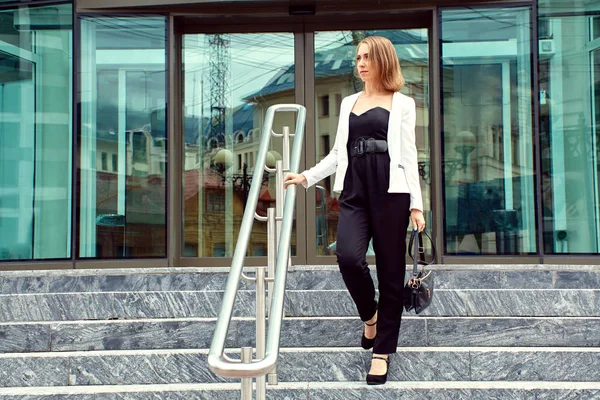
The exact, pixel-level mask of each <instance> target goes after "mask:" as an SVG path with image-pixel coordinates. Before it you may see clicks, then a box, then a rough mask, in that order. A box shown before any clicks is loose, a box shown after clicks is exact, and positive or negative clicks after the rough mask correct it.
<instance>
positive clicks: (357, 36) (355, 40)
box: [350, 31, 365, 92]
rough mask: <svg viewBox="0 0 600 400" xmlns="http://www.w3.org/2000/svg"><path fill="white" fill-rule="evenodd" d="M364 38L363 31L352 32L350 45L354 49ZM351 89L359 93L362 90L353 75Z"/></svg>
mask: <svg viewBox="0 0 600 400" xmlns="http://www.w3.org/2000/svg"><path fill="white" fill-rule="evenodd" d="M364 38H365V31H352V44H353V45H354V47H355V48H356V46H358V44H359V43H360V42H361V41H362V40H363V39H364ZM350 79H352V87H353V88H354V92H360V91H361V90H362V89H363V82H362V80H361V79H360V78H359V77H358V76H356V74H355V73H353V74H352V77H351V78H350Z"/></svg>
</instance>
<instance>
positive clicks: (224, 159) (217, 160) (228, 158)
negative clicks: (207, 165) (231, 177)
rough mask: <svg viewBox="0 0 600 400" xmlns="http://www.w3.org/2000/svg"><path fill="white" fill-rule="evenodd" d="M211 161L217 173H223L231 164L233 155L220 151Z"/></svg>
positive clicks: (224, 150)
mask: <svg viewBox="0 0 600 400" xmlns="http://www.w3.org/2000/svg"><path fill="white" fill-rule="evenodd" d="M213 161H214V164H215V166H216V167H217V168H218V170H219V172H220V173H223V172H225V170H226V169H228V168H229V167H231V164H233V154H232V153H231V151H229V150H227V149H221V150H219V151H218V152H217V154H215V157H214V158H213Z"/></svg>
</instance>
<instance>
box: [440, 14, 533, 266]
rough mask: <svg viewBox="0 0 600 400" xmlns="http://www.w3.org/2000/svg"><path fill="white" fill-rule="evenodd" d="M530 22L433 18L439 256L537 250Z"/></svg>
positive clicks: (518, 17) (525, 17) (510, 17)
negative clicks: (441, 213)
mask: <svg viewBox="0 0 600 400" xmlns="http://www.w3.org/2000/svg"><path fill="white" fill-rule="evenodd" d="M530 17H531V16H530V9H529V8H528V7H526V8H522V7H518V8H481V9H476V8H470V7H469V8H464V9H453V10H443V11H442V12H441V37H442V45H441V53H442V59H441V60H440V62H441V66H442V68H441V78H442V137H441V139H442V140H443V160H442V161H443V166H444V168H443V172H444V178H443V179H444V181H443V183H444V207H445V218H444V224H445V252H446V254H450V255H454V254H481V255H484V254H490V255H495V254H526V253H535V252H536V251H537V246H536V228H535V227H536V225H535V221H536V220H535V196H534V194H535V191H534V173H535V171H534V167H533V166H534V162H533V161H534V158H533V126H532V97H531V96H532V90H531V87H532V86H531V84H532V74H531V72H532V71H531V23H530Z"/></svg>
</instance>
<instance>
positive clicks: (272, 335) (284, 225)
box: [208, 104, 306, 400]
mask: <svg viewBox="0 0 600 400" xmlns="http://www.w3.org/2000/svg"><path fill="white" fill-rule="evenodd" d="M277 111H284V112H290V111H292V112H297V114H298V115H297V116H296V130H295V132H294V145H293V148H292V155H291V162H290V161H289V158H288V154H289V136H290V135H289V129H288V128H287V127H284V134H283V135H281V134H276V133H275V132H273V130H272V127H273V120H274V117H275V113H276V112H277ZM305 119H306V109H305V108H304V107H303V106H300V105H296V104H279V105H274V106H271V107H269V108H268V109H267V113H266V117H265V122H264V126H263V133H262V137H261V141H260V148H259V151H258V155H257V158H256V165H257V166H259V165H265V161H266V157H267V151H268V149H269V142H270V139H271V136H278V137H280V136H283V161H277V167H276V169H270V168H267V167H265V170H267V171H269V172H273V171H276V172H277V182H276V183H275V185H276V188H277V197H278V198H277V199H276V200H277V203H278V204H277V208H278V210H273V209H269V210H268V211H269V212H268V215H269V216H270V218H269V217H267V218H268V219H269V221H268V222H269V232H270V233H273V234H270V235H269V239H268V240H269V246H268V247H269V251H270V252H271V253H272V254H269V264H270V265H272V266H274V267H275V271H269V272H274V273H273V274H272V276H269V278H268V279H265V277H264V274H265V269H264V267H260V268H257V269H256V277H255V278H248V277H246V276H245V275H244V274H243V268H244V258H245V256H246V252H247V249H248V242H249V240H250V234H251V232H252V224H253V222H254V219H255V218H257V219H260V220H263V221H264V220H266V219H265V218H264V217H259V216H258V215H257V214H256V206H257V204H258V196H259V194H260V188H261V185H262V175H263V170H262V169H261V168H255V170H254V175H253V178H252V185H251V187H250V193H249V194H248V199H247V205H246V209H245V210H244V217H243V219H242V224H241V227H240V233H239V236H238V241H237V244H236V247H235V252H234V254H233V260H232V263H231V270H230V272H229V277H228V279H227V285H226V288H225V294H224V296H223V304H222V306H221V311H220V313H219V318H218V319H217V324H216V327H215V331H214V336H213V340H212V343H211V346H210V351H209V353H208V365H209V368H210V370H211V371H212V372H214V373H215V374H218V375H221V376H226V377H234V378H242V399H246V398H248V399H252V393H251V390H252V378H254V377H257V397H256V398H257V400H261V399H264V390H265V388H264V386H265V383H264V382H265V380H264V378H265V375H266V374H267V373H269V372H271V371H272V370H273V369H274V368H275V364H276V362H277V358H278V356H279V339H280V335H281V324H282V320H283V300H284V295H285V283H286V278H287V268H288V265H289V257H290V241H291V235H292V224H293V216H294V207H295V202H296V188H295V186H293V185H292V186H291V187H289V188H288V189H287V195H285V196H283V194H284V192H283V173H284V172H287V171H292V172H296V171H298V167H299V165H300V156H301V153H302V144H303V142H304V124H305ZM288 163H289V165H287V164H288ZM281 197H284V198H285V203H284V205H283V209H281V206H280V204H281V200H282V199H281ZM277 211H279V212H277ZM276 222H277V223H276ZM279 225H280V227H279ZM274 226H275V228H273V227H274ZM272 231H275V232H272ZM275 254H276V258H275V257H274V255H275ZM270 269H271V268H270ZM241 277H244V278H246V279H248V280H252V281H256V293H257V304H256V307H257V311H256V313H257V315H256V326H257V338H256V341H257V342H256V343H257V344H256V357H257V359H256V360H252V349H251V348H243V349H242V353H241V358H240V359H237V360H236V359H232V358H230V357H229V356H227V355H225V354H224V348H225V339H226V336H227V331H228V330H229V324H230V322H231V317H232V314H233V306H234V303H235V298H236V296H237V292H238V286H239V281H240V278H241ZM273 278H274V279H273ZM265 281H271V282H272V283H271V282H270V283H269V297H270V301H269V303H270V304H269V330H268V332H267V338H266V346H265V345H264V343H265V340H264V325H265V321H264V319H265V315H264V310H265V304H264V296H263V297H262V300H259V297H260V296H259V293H261V292H262V293H263V295H264V291H265V288H264V282H265ZM271 285H272V290H271ZM261 320H262V321H261ZM261 331H262V332H261ZM258 377H261V379H260V380H259V379H258ZM270 381H271V379H270ZM273 381H274V380H273ZM261 392H262V393H261Z"/></svg>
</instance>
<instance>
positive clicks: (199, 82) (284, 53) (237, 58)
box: [183, 33, 294, 115]
mask: <svg viewBox="0 0 600 400" xmlns="http://www.w3.org/2000/svg"><path fill="white" fill-rule="evenodd" d="M229 39H230V41H231V42H230V53H229V54H230V57H231V62H230V64H229V76H230V80H229V82H228V83H227V88H228V90H229V93H230V98H229V101H230V105H231V106H233V107H236V106H239V105H241V104H243V98H244V97H245V96H246V95H248V94H249V93H252V92H256V91H258V90H260V89H261V88H262V87H263V86H264V85H265V84H266V83H267V82H268V81H269V79H271V78H272V77H273V75H275V74H276V73H277V72H278V71H279V70H280V69H281V68H283V67H285V66H287V65H290V64H293V63H294V36H293V34H292V33H265V34H235V35H233V34H232V35H229ZM183 47H184V55H183V57H184V63H185V68H184V69H185V105H186V109H187V113H188V115H190V114H200V112H201V110H200V105H201V103H202V102H204V107H205V108H204V113H205V115H207V113H208V111H209V107H210V79H209V78H210V76H209V73H210V65H209V56H210V50H209V47H208V43H207V36H206V35H190V36H186V37H185V40H184V46H183ZM194 80H195V82H196V83H195V85H194ZM194 86H195V87H194ZM202 91H203V92H204V93H202ZM202 95H204V97H202Z"/></svg>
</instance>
